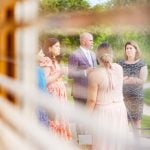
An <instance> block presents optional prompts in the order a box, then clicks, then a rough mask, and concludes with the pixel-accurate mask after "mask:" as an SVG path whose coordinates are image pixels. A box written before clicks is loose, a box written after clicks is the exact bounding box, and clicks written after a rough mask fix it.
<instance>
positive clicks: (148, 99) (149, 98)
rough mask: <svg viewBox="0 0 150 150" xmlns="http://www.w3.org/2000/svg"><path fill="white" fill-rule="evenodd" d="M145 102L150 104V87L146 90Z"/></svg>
mask: <svg viewBox="0 0 150 150" xmlns="http://www.w3.org/2000/svg"><path fill="white" fill-rule="evenodd" d="M144 103H145V104H147V105H150V89H146V90H144Z"/></svg>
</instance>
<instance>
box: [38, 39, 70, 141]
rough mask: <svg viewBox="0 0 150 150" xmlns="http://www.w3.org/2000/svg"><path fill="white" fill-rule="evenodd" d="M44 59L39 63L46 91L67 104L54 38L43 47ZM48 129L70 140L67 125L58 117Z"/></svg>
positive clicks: (56, 42) (56, 44) (58, 45)
mask: <svg viewBox="0 0 150 150" xmlns="http://www.w3.org/2000/svg"><path fill="white" fill-rule="evenodd" d="M42 50H43V53H44V55H45V56H44V59H43V61H42V62H41V63H40V66H42V67H43V68H44V70H45V76H46V82H47V90H48V92H50V93H51V94H52V95H54V96H55V97H56V99H57V100H59V101H60V102H62V103H66V102H67V94H66V87H65V84H64V82H63V80H62V75H64V74H65V73H66V70H63V69H62V68H61V67H60V42H59V41H58V39H56V38H48V39H47V40H46V41H45V43H44V46H43V49H42ZM50 127H51V129H52V131H53V133H54V134H55V133H56V134H58V135H60V136H61V137H64V138H65V139H67V140H70V139H71V132H70V129H69V125H68V123H67V122H65V120H64V119H62V117H60V116H57V117H56V116H55V119H54V120H50Z"/></svg>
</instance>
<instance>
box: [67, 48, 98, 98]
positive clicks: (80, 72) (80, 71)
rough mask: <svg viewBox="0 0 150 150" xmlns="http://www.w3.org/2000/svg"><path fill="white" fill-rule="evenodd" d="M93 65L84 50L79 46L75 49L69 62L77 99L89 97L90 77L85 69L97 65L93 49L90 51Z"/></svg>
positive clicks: (73, 90) (70, 75) (73, 92)
mask: <svg viewBox="0 0 150 150" xmlns="http://www.w3.org/2000/svg"><path fill="white" fill-rule="evenodd" d="M90 55H91V58H92V62H93V66H91V65H90V64H89V62H88V59H87V58H86V56H85V54H84V52H83V51H82V50H81V49H80V48H79V49H77V50H76V51H74V52H73V53H72V54H71V55H70V57H69V62H68V71H69V78H70V79H73V84H72V96H73V97H74V98H77V99H87V86H88V79H87V76H85V72H84V70H86V69H87V68H89V67H96V65H97V61H96V56H95V53H94V52H93V51H90Z"/></svg>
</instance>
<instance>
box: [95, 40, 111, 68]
mask: <svg viewBox="0 0 150 150" xmlns="http://www.w3.org/2000/svg"><path fill="white" fill-rule="evenodd" d="M96 56H97V60H98V62H99V64H103V65H104V66H105V67H106V68H111V63H112V61H113V54H112V48H111V46H110V45H109V44H108V43H107V42H104V43H102V44H100V45H99V46H98V48H97V53H96Z"/></svg>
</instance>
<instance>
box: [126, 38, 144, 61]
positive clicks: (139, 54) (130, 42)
mask: <svg viewBox="0 0 150 150" xmlns="http://www.w3.org/2000/svg"><path fill="white" fill-rule="evenodd" d="M127 45H131V46H133V47H134V48H135V49H136V54H135V60H138V59H139V58H141V50H140V48H139V46H138V44H137V43H136V42H135V41H128V42H126V44H125V51H124V52H125V53H124V56H125V60H128V56H127V54H126V47H127Z"/></svg>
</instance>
